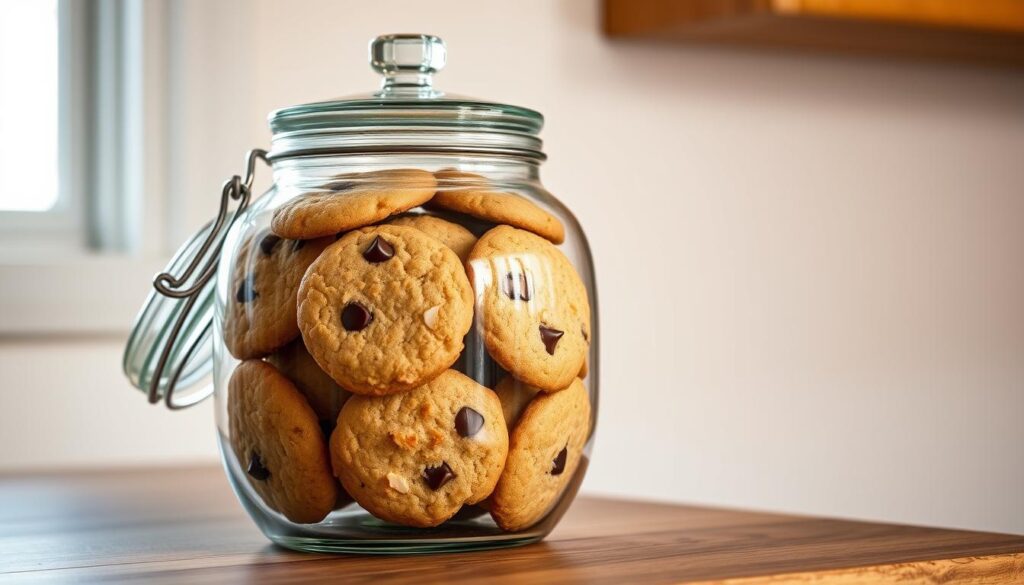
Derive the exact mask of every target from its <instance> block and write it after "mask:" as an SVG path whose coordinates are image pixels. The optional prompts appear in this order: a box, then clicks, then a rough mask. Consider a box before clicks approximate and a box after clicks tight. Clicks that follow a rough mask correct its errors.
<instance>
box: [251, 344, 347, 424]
mask: <svg viewBox="0 0 1024 585" xmlns="http://www.w3.org/2000/svg"><path fill="white" fill-rule="evenodd" d="M267 362H268V363H269V364H270V365H272V366H274V367H275V368H277V370H278V371H279V372H281V374H283V375H284V377H286V378H288V379H289V380H290V381H291V382H292V384H295V387H296V388H297V389H298V390H299V392H302V395H303V396H305V397H306V401H307V402H309V405H310V406H311V407H312V408H313V412H315V413H316V416H317V418H318V419H319V421H320V428H321V429H323V430H324V434H325V435H327V436H330V434H331V431H333V430H334V424H335V422H337V420H338V413H339V412H341V406H342V405H343V404H345V401H346V400H348V398H349V396H351V395H352V394H351V393H350V392H349V391H348V390H345V389H344V388H342V387H341V386H339V385H338V383H337V382H335V381H334V380H332V379H331V377H330V376H328V375H327V373H326V372H324V371H323V370H322V369H320V366H318V365H317V363H316V360H314V359H313V356H311V355H309V352H308V351H306V346H305V345H303V344H302V339H296V340H295V341H293V342H291V343H289V344H288V345H286V346H285V347H284V348H282V349H280V350H278V351H276V352H274V353H272V354H270V355H269V356H267Z"/></svg>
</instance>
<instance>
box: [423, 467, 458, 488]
mask: <svg viewBox="0 0 1024 585" xmlns="http://www.w3.org/2000/svg"><path fill="white" fill-rule="evenodd" d="M423 479H425V480H427V485H428V486H430V489H432V490H434V491H435V492H436V491H437V490H439V489H441V486H443V485H444V484H446V483H448V482H449V481H451V480H453V479H455V472H454V471H452V468H451V467H448V463H447V462H446V461H442V462H441V465H437V466H435V467H425V468H424V469H423Z"/></svg>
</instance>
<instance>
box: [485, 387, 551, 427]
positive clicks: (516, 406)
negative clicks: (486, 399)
mask: <svg viewBox="0 0 1024 585" xmlns="http://www.w3.org/2000/svg"><path fill="white" fill-rule="evenodd" d="M538 392H540V389H539V388H536V387H534V386H530V385H529V384H524V383H522V382H520V381H519V380H516V379H515V378H513V377H512V376H505V377H504V378H502V379H501V381H500V382H498V384H497V386H495V387H494V393H495V394H496V395H497V396H498V400H499V401H500V402H501V414H502V415H503V416H504V417H505V425H506V426H508V428H509V429H511V428H512V427H514V426H515V424H516V422H517V421H518V420H519V417H520V415H522V414H523V410H525V409H526V405H527V404H529V403H530V401H531V400H533V397H534V396H536V395H537V393H538Z"/></svg>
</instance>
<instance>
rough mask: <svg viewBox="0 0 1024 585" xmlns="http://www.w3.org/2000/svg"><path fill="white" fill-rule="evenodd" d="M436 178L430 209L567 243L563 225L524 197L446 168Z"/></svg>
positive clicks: (473, 176)
mask: <svg viewBox="0 0 1024 585" xmlns="http://www.w3.org/2000/svg"><path fill="white" fill-rule="evenodd" d="M434 176H435V177H437V194H436V195H434V197H433V199H431V200H430V203H429V205H428V207H431V208H435V209H447V210H449V211H457V212H459V213H465V214H467V215H471V216H473V217H475V218H478V219H482V220H485V221H489V222H492V223H503V224H508V225H511V226H514V227H517V228H521V229H524V230H529V231H531V232H533V233H535V234H537V235H540V236H543V237H545V238H547V239H548V240H551V241H552V242H554V243H555V244H561V243H562V242H563V241H565V227H564V226H563V225H562V222H561V221H559V220H558V218H557V217H555V216H553V215H551V214H550V213H548V212H546V211H544V210H543V209H541V208H540V207H539V206H538V205H537V204H536V203H533V202H532V201H530V200H529V199H527V198H525V197H523V196H522V195H517V194H515V193H507V192H502V191H497V190H495V189H494V188H492V187H491V186H490V184H489V183H488V182H487V179H485V178H484V177H482V176H480V175H475V174H472V173H463V172H461V171H456V170H452V169H445V170H441V171H438V172H436V173H434Z"/></svg>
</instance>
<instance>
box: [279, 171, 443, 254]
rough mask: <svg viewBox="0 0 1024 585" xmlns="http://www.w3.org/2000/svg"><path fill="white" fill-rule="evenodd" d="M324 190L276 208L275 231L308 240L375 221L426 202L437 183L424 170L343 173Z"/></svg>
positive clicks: (435, 188)
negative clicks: (340, 177) (342, 176)
mask: <svg viewBox="0 0 1024 585" xmlns="http://www.w3.org/2000/svg"><path fill="white" fill-rule="evenodd" d="M326 187H328V188H327V189H325V190H322V191H316V192H312V193H305V194H303V195H300V196H298V197H295V198H294V199H291V200H290V201H288V202H287V203H285V204H284V205H282V206H281V207H279V208H278V209H277V210H276V211H275V212H274V219H273V221H272V222H271V227H272V228H273V230H274V233H275V234H277V235H279V236H281V237H283V238H294V239H310V238H319V237H322V236H329V235H335V234H337V233H339V232H343V231H347V230H351V229H355V228H358V227H363V226H366V225H370V224H373V223H377V222H379V221H381V220H384V219H387V218H388V217H389V216H392V215H395V214H396V213H401V212H403V211H406V210H409V209H412V208H413V207H416V206H417V205H422V204H423V203H426V202H427V201H428V200H429V199H430V198H431V197H433V196H434V192H435V191H436V190H437V181H436V179H434V175H432V174H431V173H429V172H427V171H421V170H418V169H390V170H382V171H370V172H367V173H358V174H355V173H351V174H346V175H344V178H343V179H340V180H338V181H335V182H333V183H331V184H329V185H327V186H326Z"/></svg>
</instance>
